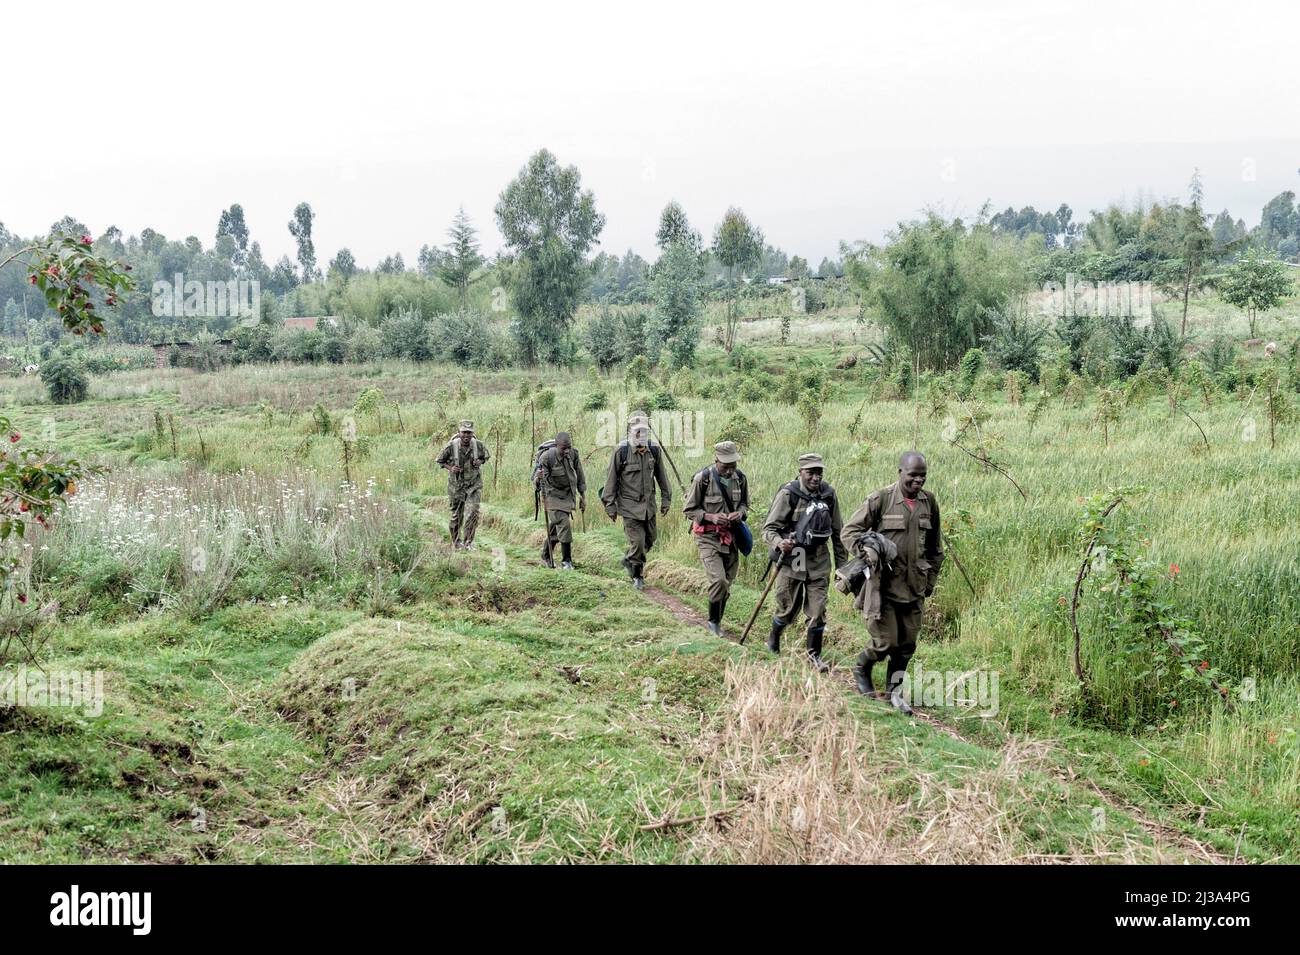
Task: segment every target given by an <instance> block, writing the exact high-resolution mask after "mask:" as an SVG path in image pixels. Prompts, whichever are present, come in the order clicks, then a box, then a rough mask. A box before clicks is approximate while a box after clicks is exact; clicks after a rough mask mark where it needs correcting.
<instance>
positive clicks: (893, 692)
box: [888, 653, 912, 716]
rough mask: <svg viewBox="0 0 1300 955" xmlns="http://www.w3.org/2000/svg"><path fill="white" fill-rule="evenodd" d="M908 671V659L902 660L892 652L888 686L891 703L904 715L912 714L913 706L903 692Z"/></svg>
mask: <svg viewBox="0 0 1300 955" xmlns="http://www.w3.org/2000/svg"><path fill="white" fill-rule="evenodd" d="M906 671H907V661H906V660H902V661H900V660H899V659H898V658H897V657H895V656H894V655H893V654H892V653H891V654H890V655H889V670H888V681H889V682H888V686H889V705H890V706H892V707H893V708H894V709H896V710H898V712H900V713H902V714H903V715H904V716H911V715H912V707H910V706H909V705H908V703H907V700H906V698H905V697H904V694H903V674H904V673H905V672H906Z"/></svg>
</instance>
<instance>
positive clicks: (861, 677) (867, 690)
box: [853, 651, 876, 696]
mask: <svg viewBox="0 0 1300 955" xmlns="http://www.w3.org/2000/svg"><path fill="white" fill-rule="evenodd" d="M875 665H876V661H875V660H868V659H867V654H866V651H863V652H862V653H859V654H858V661H857V662H856V663H855V664H853V683H854V685H855V686H856V687H857V688H858V692H859V693H861V694H862V695H863V696H875V695H876V685H875V684H874V683H872V682H871V668H872V667H873V666H875Z"/></svg>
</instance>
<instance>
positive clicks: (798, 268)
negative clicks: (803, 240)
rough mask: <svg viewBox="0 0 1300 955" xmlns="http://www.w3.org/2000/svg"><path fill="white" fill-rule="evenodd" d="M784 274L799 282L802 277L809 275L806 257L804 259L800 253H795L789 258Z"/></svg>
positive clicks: (809, 270)
mask: <svg viewBox="0 0 1300 955" xmlns="http://www.w3.org/2000/svg"><path fill="white" fill-rule="evenodd" d="M785 274H786V276H787V277H789V278H791V279H794V280H795V281H796V282H799V281H802V280H803V279H806V278H807V277H808V276H810V275H811V274H812V270H811V269H809V268H808V260H807V259H805V258H804V257H803V256H802V255H795V256H792V257H791V258H790V265H789V267H788V268H787V269H786V272H785Z"/></svg>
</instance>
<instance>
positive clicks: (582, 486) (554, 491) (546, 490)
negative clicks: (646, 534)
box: [533, 431, 587, 570]
mask: <svg viewBox="0 0 1300 955" xmlns="http://www.w3.org/2000/svg"><path fill="white" fill-rule="evenodd" d="M533 482H534V483H535V484H536V485H537V487H538V489H539V490H540V492H541V493H542V495H543V496H544V497H545V499H546V545H545V546H544V547H543V548H542V562H543V563H544V564H546V566H547V567H554V566H555V545H556V544H559V545H560V555H561V560H562V563H561V564H560V566H561V567H562V568H563V569H564V570H573V520H572V514H573V509H574V507H575V506H576V507H578V509H579V510H583V511H585V510H586V509H587V476H586V475H585V474H583V473H582V458H581V457H580V456H579V454H578V451H577V449H576V448H574V447H573V442H572V439H571V438H570V437H569V433H568V432H567V431H561V432H560V433H559V434H557V435H556V436H555V444H554V446H552V447H551V448H549V449H547V450H546V451H543V452H542V454H541V457H540V458H539V459H538V461H537V471H536V472H535V473H534V474H533Z"/></svg>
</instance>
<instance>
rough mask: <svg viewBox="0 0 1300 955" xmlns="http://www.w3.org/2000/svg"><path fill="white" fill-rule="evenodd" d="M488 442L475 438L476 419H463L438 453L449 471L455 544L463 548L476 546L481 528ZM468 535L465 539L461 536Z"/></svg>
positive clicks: (439, 464)
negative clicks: (479, 519)
mask: <svg viewBox="0 0 1300 955" xmlns="http://www.w3.org/2000/svg"><path fill="white" fill-rule="evenodd" d="M487 459H488V449H487V445H486V444H484V443H483V442H482V441H480V440H479V439H478V438H476V437H474V422H473V421H462V422H461V423H460V431H459V432H458V433H457V434H456V435H454V436H453V437H452V439H451V440H450V441H448V442H447V446H446V447H444V448H443V449H442V452H441V453H440V454H439V455H438V466H439V467H440V468H443V469H445V470H446V472H447V504H448V507H449V509H450V510H451V528H450V530H451V544H452V546H453V547H454V548H456V549H457V550H459V549H460V548H462V547H463V548H464V549H465V550H469V549H470V548H471V547H473V546H474V531H476V530H477V529H478V504H479V498H480V497H481V496H482V494H483V470H482V468H483V462H485V461H486V460H487ZM462 535H464V540H462V539H461V537H462Z"/></svg>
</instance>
